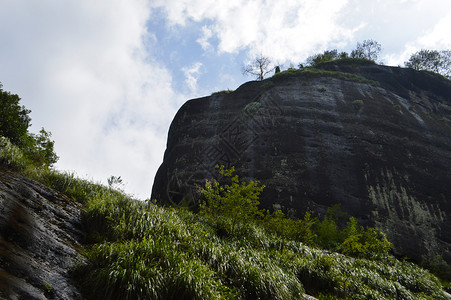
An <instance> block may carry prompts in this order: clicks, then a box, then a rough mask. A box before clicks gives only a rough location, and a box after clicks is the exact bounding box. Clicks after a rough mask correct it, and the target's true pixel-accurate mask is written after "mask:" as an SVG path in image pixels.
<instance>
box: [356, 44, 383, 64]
mask: <svg viewBox="0 0 451 300" xmlns="http://www.w3.org/2000/svg"><path fill="white" fill-rule="evenodd" d="M381 50H382V46H381V44H379V43H378V42H376V41H374V40H364V41H363V42H362V43H357V47H356V48H355V49H354V50H352V52H351V57H352V58H366V59H369V60H374V61H375V60H376V59H377V58H378V56H379V53H380V52H381Z"/></svg>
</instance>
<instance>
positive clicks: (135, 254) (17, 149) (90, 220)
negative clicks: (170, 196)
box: [0, 137, 447, 299]
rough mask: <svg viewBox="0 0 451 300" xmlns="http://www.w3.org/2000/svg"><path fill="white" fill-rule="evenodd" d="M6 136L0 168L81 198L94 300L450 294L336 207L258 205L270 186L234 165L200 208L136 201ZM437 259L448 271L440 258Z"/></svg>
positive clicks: (78, 273)
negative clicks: (290, 210)
mask: <svg viewBox="0 0 451 300" xmlns="http://www.w3.org/2000/svg"><path fill="white" fill-rule="evenodd" d="M0 141H1V144H0V146H1V147H0V161H1V162H2V163H3V166H6V167H9V168H12V169H15V170H18V171H20V172H22V173H23V174H25V175H27V176H29V177H31V178H34V179H36V180H38V181H40V182H42V183H44V184H46V185H47V186H49V187H51V188H53V189H55V190H57V191H59V192H61V193H63V194H65V195H67V196H68V197H70V198H72V199H74V200H76V201H78V202H80V203H82V204H83V208H84V221H85V228H86V230H87V241H86V245H85V248H84V250H82V253H83V254H84V256H85V257H86V261H85V262H84V263H82V264H79V265H77V266H74V269H73V275H74V278H75V279H76V280H77V282H78V283H79V284H80V287H81V289H82V290H83V292H84V294H85V296H86V297H87V298H88V299H302V298H303V295H304V294H310V295H313V296H316V297H317V298H319V299H447V298H446V296H445V295H444V294H443V288H442V285H441V283H440V281H439V280H438V279H437V278H436V277H435V276H433V275H431V274H430V273H429V272H428V271H426V270H424V269H422V268H420V267H419V266H417V265H415V264H413V263H409V262H406V261H399V260H397V259H395V258H394V257H392V256H390V255H389V254H388V251H389V249H390V243H389V242H388V241H387V240H386V238H385V236H384V235H383V234H382V233H380V232H378V231H376V230H375V229H374V228H363V227H361V226H360V225H358V224H357V221H356V220H355V219H354V218H352V217H351V218H347V216H346V215H345V214H344V213H343V212H341V211H340V209H339V207H338V206H334V207H331V208H330V209H329V210H328V212H327V214H326V215H325V216H324V218H322V219H321V220H320V219H318V218H315V217H313V216H312V215H311V213H308V212H307V213H306V214H305V215H304V217H303V218H302V219H299V220H292V219H289V218H286V217H285V215H284V214H283V213H282V212H281V211H274V212H268V211H264V210H261V209H259V207H258V205H259V202H258V196H259V194H260V192H261V191H262V190H263V189H264V186H262V185H261V184H260V183H259V182H258V181H249V182H245V181H241V180H240V179H239V177H238V176H237V175H235V174H234V168H231V169H229V170H227V169H225V168H224V167H219V175H220V176H219V179H218V181H207V182H206V183H205V185H204V186H203V187H200V188H199V189H200V192H201V195H202V196H203V197H204V198H203V199H202V201H201V204H200V207H199V212H198V213H195V212H192V211H189V210H187V209H184V208H172V207H161V206H159V205H157V204H156V203H155V202H151V201H147V202H142V201H138V200H134V199H132V198H131V197H129V196H128V195H126V194H125V193H124V192H123V191H121V190H120V189H115V187H117V186H119V185H120V184H121V178H120V177H116V176H111V177H110V178H109V180H108V183H109V186H108V187H107V186H103V185H100V184H97V183H93V182H90V181H87V180H83V179H80V178H77V177H76V176H75V175H74V174H73V173H68V172H59V171H56V170H53V169H52V168H50V167H49V164H44V165H36V164H35V162H34V161H32V160H30V159H29V158H28V156H27V155H26V154H25V153H26V146H24V145H22V146H19V145H16V144H14V143H12V142H11V140H10V139H9V138H7V137H2V138H1V140H0ZM238 208H240V209H238ZM340 224H343V225H340ZM324 249H328V250H324ZM336 251H338V252H341V254H340V253H337V252H336ZM431 264H434V266H436V268H437V269H438V270H440V271H441V272H443V262H442V261H440V259H439V258H437V261H436V262H431ZM43 289H44V290H45V292H46V294H47V295H49V297H51V295H52V294H53V289H52V287H51V286H50V285H44V286H43Z"/></svg>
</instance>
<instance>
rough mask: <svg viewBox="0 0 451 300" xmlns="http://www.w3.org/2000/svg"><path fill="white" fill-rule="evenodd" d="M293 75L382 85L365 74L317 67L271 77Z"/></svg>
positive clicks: (285, 77) (273, 78)
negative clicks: (367, 77)
mask: <svg viewBox="0 0 451 300" xmlns="http://www.w3.org/2000/svg"><path fill="white" fill-rule="evenodd" d="M292 77H301V78H302V77H304V78H318V77H331V78H338V79H342V80H346V81H352V82H358V83H367V84H371V85H373V86H376V87H378V86H380V83H379V82H377V81H374V80H369V79H366V78H365V77H363V76H360V75H356V74H352V73H345V72H337V71H328V70H322V69H317V68H302V69H299V70H294V69H293V70H286V71H283V72H280V73H277V74H275V75H274V76H273V77H271V80H272V81H274V82H275V81H277V80H282V79H287V78H292Z"/></svg>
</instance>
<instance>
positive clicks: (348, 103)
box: [152, 64, 451, 263]
mask: <svg viewBox="0 0 451 300" xmlns="http://www.w3.org/2000/svg"><path fill="white" fill-rule="evenodd" d="M323 68H325V69H327V70H332V71H341V72H348V73H353V74H358V75H360V76H363V77H365V78H367V79H370V80H374V81H377V82H379V86H377V85H374V84H369V83H358V82H356V81H353V80H351V79H349V78H348V79H340V78H339V76H335V77H337V78H333V76H284V77H274V78H271V79H267V80H265V81H262V82H248V83H246V84H244V85H242V86H241V87H240V88H239V89H237V90H236V91H235V92H233V93H231V94H219V95H212V96H210V97H205V98H200V99H195V100H190V101H188V102H186V103H185V104H184V105H183V107H182V108H181V109H180V110H179V111H178V113H177V115H176V117H175V119H174V120H173V122H172V124H171V127H170V130H169V136H168V143H167V149H166V153H165V157H164V161H163V164H162V165H161V167H160V169H159V171H158V173H157V175H156V178H155V183H154V186H153V190H152V198H153V199H158V201H160V202H162V203H165V204H181V203H188V204H193V203H194V202H195V199H196V196H195V191H196V184H203V182H204V180H205V179H207V178H214V177H215V176H216V174H217V172H216V170H215V165H216V164H223V165H226V166H232V165H233V166H235V167H236V168H237V170H238V174H240V175H241V177H242V178H246V179H258V180H260V181H261V182H262V183H263V184H265V185H266V186H267V187H266V189H265V190H264V192H263V193H262V195H261V203H262V206H263V207H265V208H275V209H279V208H281V209H282V210H283V211H284V212H287V213H288V214H289V215H292V216H295V217H296V216H302V215H303V214H304V212H305V211H306V210H311V211H313V212H316V213H319V214H321V213H324V212H325V211H326V209H327V207H330V206H331V205H333V204H337V203H340V204H341V207H342V209H343V210H344V211H346V212H348V213H349V214H350V215H352V216H355V217H357V219H358V220H359V221H360V222H362V223H363V224H366V225H370V226H376V227H378V228H379V229H380V230H382V231H384V232H386V233H387V234H388V237H389V239H390V240H391V241H392V242H393V244H394V251H395V253H396V254H399V255H407V256H409V257H412V258H414V259H422V258H423V257H426V256H436V255H441V256H442V257H443V258H444V259H445V260H446V261H447V262H448V263H450V262H451V247H450V246H451V234H450V232H451V218H450V213H451V81H449V80H446V79H444V78H442V77H440V76H438V75H434V74H431V73H427V72H418V71H414V70H410V69H403V68H395V67H386V66H377V65H367V66H351V65H341V66H339V65H336V64H335V65H334V64H329V65H325V66H324V67H323Z"/></svg>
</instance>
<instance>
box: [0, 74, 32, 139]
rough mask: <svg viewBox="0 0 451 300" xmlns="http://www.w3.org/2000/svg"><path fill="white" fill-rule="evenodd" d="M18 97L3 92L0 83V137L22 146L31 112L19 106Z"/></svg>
mask: <svg viewBox="0 0 451 300" xmlns="http://www.w3.org/2000/svg"><path fill="white" fill-rule="evenodd" d="M19 101H20V98H19V96H18V95H15V94H11V93H9V92H6V91H3V89H2V84H1V83H0V135H2V136H4V137H7V138H9V140H10V141H11V142H12V143H13V144H16V145H19V146H20V145H23V142H24V140H23V139H24V137H25V136H26V135H27V132H28V127H29V126H30V125H31V124H30V121H31V118H30V117H29V116H28V114H29V113H30V112H31V110H29V109H26V108H25V106H20V105H19Z"/></svg>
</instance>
